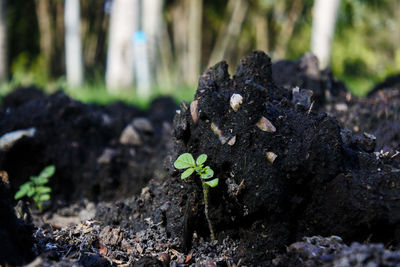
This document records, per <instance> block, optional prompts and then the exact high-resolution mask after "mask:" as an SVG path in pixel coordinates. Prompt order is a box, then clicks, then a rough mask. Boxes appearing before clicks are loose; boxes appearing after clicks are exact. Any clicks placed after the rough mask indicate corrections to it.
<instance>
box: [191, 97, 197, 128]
mask: <svg viewBox="0 0 400 267" xmlns="http://www.w3.org/2000/svg"><path fill="white" fill-rule="evenodd" d="M198 103H199V101H198V100H194V101H193V102H192V103H190V114H191V115H192V120H193V123H194V124H196V123H197V120H198V119H199V113H198V110H197V106H198Z"/></svg>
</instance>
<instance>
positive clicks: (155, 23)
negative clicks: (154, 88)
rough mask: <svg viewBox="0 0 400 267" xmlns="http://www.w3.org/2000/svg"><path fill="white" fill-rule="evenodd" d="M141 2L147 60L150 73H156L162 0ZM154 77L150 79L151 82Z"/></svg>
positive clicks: (161, 21) (144, 0)
mask: <svg viewBox="0 0 400 267" xmlns="http://www.w3.org/2000/svg"><path fill="white" fill-rule="evenodd" d="M142 1H143V31H144V32H145V33H146V36H147V53H148V58H149V66H150V72H151V73H152V74H153V75H154V74H156V73H157V66H158V64H159V60H158V56H157V51H158V47H157V42H159V40H160V35H161V27H162V25H161V23H163V20H162V18H163V13H162V8H163V4H164V1H163V0H142ZM155 78H156V77H151V80H152V82H154V81H155Z"/></svg>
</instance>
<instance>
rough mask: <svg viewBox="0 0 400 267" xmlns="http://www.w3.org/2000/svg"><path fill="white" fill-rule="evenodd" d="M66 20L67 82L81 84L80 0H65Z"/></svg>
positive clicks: (72, 84) (74, 84)
mask: <svg viewBox="0 0 400 267" xmlns="http://www.w3.org/2000/svg"><path fill="white" fill-rule="evenodd" d="M64 20H65V57H66V59H65V62H66V71H67V82H68V84H69V85H71V86H79V85H81V84H82V82H83V60H82V43H81V36H80V23H81V20H80V7H79V0H65V11H64Z"/></svg>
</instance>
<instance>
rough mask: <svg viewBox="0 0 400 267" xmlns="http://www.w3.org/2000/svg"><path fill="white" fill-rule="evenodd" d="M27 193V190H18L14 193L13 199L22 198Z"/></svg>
mask: <svg viewBox="0 0 400 267" xmlns="http://www.w3.org/2000/svg"><path fill="white" fill-rule="evenodd" d="M27 192H28V190H21V189H20V190H19V191H18V192H17V193H15V196H14V199H16V200H17V199H20V198H23V197H24V196H26V193H27Z"/></svg>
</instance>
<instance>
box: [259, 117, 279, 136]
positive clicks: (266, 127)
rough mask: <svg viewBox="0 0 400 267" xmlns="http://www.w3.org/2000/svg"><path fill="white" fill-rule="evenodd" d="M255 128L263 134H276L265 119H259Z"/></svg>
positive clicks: (273, 127)
mask: <svg viewBox="0 0 400 267" xmlns="http://www.w3.org/2000/svg"><path fill="white" fill-rule="evenodd" d="M257 127H258V128H259V129H260V130H261V131H264V132H268V133H274V132H276V128H275V126H274V125H273V124H272V123H271V122H270V121H269V120H268V119H267V118H265V117H261V119H260V120H259V121H258V123H257Z"/></svg>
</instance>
